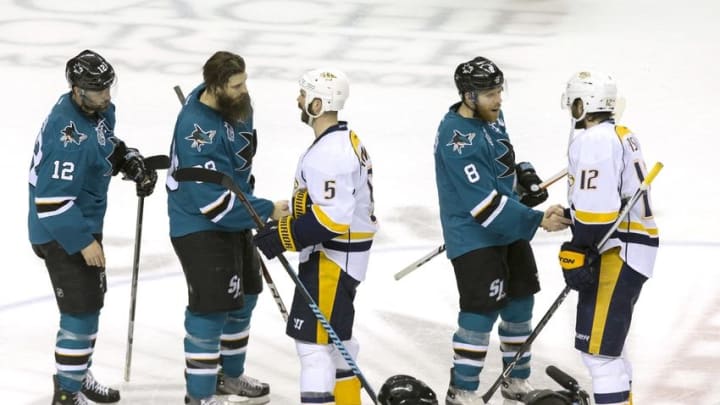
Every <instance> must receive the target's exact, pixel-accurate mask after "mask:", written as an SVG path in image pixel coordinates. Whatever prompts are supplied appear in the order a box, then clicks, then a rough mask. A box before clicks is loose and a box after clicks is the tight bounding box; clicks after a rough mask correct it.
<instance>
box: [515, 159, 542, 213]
mask: <svg viewBox="0 0 720 405" xmlns="http://www.w3.org/2000/svg"><path fill="white" fill-rule="evenodd" d="M515 173H516V174H517V179H518V194H520V202H521V203H523V204H525V205H526V206H528V207H534V206H536V205H540V204H542V203H543V202H545V200H547V199H548V192H547V190H546V189H544V188H541V187H540V184H542V180H540V177H538V175H537V173H536V172H535V168H534V167H533V165H532V164H530V162H520V163H518V164H517V165H516V166H515Z"/></svg>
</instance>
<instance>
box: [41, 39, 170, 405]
mask: <svg viewBox="0 0 720 405" xmlns="http://www.w3.org/2000/svg"><path fill="white" fill-rule="evenodd" d="M65 75H66V78H67V81H68V84H69V85H70V88H71V90H70V92H69V93H66V94H64V95H62V96H61V97H60V99H59V100H58V101H57V103H55V106H54V107H53V109H52V111H51V112H50V115H49V116H48V117H47V119H46V121H45V122H44V123H43V125H42V129H41V130H40V134H39V135H38V137H37V140H36V142H35V149H34V152H33V158H32V163H31V166H30V176H29V190H30V193H29V201H28V202H29V215H28V226H29V235H30V242H31V243H32V248H33V251H34V252H35V254H37V255H38V257H40V258H42V259H43V260H44V261H45V266H46V267H47V270H48V273H49V275H50V280H51V282H52V285H53V289H54V291H55V299H56V301H57V305H58V308H59V309H60V329H59V331H58V333H57V340H56V346H55V366H56V369H57V373H56V375H55V376H53V380H54V383H55V393H54V397H53V402H52V403H53V405H65V404H76V405H77V404H85V403H87V401H86V400H87V399H90V400H92V401H94V402H100V403H111V402H117V401H119V400H120V394H119V392H118V391H116V390H114V389H110V388H108V387H106V386H104V385H101V384H100V383H98V382H97V381H96V380H95V379H94V378H93V375H92V373H91V372H90V370H89V367H90V364H91V358H92V353H93V348H94V346H95V338H96V336H97V333H98V320H99V317H100V309H101V308H102V307H103V301H104V297H105V291H106V284H105V254H104V253H103V248H102V234H103V219H104V217H105V211H106V208H107V195H108V187H109V184H110V178H111V177H112V176H114V175H116V174H118V173H123V175H124V176H125V177H126V178H128V179H131V180H133V181H135V183H136V191H137V194H138V196H143V197H144V196H148V195H150V194H151V193H152V192H153V189H154V187H155V181H156V180H157V174H156V173H155V171H154V170H151V169H146V168H145V165H144V162H143V157H142V155H140V153H139V152H138V150H137V149H134V148H129V147H127V146H126V145H125V143H124V142H123V141H121V140H120V139H118V138H117V137H116V136H115V133H114V129H115V106H114V104H113V103H112V102H111V95H110V87H111V86H112V84H113V83H114V82H115V71H114V70H113V67H112V66H111V65H110V63H108V62H107V61H106V60H105V59H104V58H103V57H102V56H100V55H98V54H97V53H95V52H93V51H90V50H85V51H83V52H81V53H80V54H78V55H77V56H75V57H73V58H71V59H70V60H68V62H67V64H66V67H65Z"/></svg>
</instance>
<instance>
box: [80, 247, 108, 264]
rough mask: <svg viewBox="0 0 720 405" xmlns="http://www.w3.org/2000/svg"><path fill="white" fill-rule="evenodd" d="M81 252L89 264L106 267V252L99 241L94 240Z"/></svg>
mask: <svg viewBox="0 0 720 405" xmlns="http://www.w3.org/2000/svg"><path fill="white" fill-rule="evenodd" d="M80 253H81V254H82V256H83V259H85V264H87V265H88V266H95V267H105V253H104V252H103V249H102V246H100V243H98V241H96V240H94V241H92V243H91V244H89V245H87V246H85V247H84V248H83V249H82V250H81V251H80Z"/></svg>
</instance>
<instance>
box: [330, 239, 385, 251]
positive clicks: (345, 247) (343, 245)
mask: <svg viewBox="0 0 720 405" xmlns="http://www.w3.org/2000/svg"><path fill="white" fill-rule="evenodd" d="M372 243H373V241H371V240H370V241H364V242H340V241H337V240H329V241H327V242H323V244H322V245H323V247H324V248H326V249H331V250H337V251H340V252H365V251H368V250H370V247H372Z"/></svg>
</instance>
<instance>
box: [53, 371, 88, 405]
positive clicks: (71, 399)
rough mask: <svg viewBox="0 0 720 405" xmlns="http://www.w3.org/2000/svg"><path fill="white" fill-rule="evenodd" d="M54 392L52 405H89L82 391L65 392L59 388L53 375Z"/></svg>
mask: <svg viewBox="0 0 720 405" xmlns="http://www.w3.org/2000/svg"><path fill="white" fill-rule="evenodd" d="M53 387H54V394H53V400H52V405H89V404H90V403H89V402H88V401H87V398H85V395H83V394H82V392H67V391H64V390H61V389H60V384H59V383H58V380H57V376H56V375H53Z"/></svg>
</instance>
